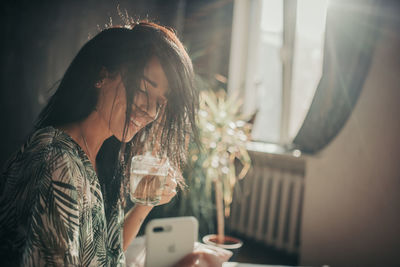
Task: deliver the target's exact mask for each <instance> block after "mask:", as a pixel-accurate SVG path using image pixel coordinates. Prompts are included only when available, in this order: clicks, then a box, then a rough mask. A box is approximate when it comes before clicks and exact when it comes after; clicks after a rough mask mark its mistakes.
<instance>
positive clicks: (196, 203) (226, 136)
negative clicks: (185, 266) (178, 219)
mask: <svg viewBox="0 0 400 267" xmlns="http://www.w3.org/2000/svg"><path fill="white" fill-rule="evenodd" d="M241 105H242V103H241V102H240V101H239V100H238V98H237V97H235V96H231V97H227V95H226V93H225V91H224V90H220V91H218V92H216V93H215V92H213V91H211V90H209V91H202V92H201V94H200V110H199V113H198V125H199V131H200V141H201V143H202V147H201V148H199V147H197V146H195V145H190V146H189V159H188V165H187V168H186V171H185V174H186V177H187V182H188V187H189V189H188V190H187V191H186V192H184V194H183V199H182V200H181V210H182V213H185V210H187V209H188V206H189V208H190V209H191V212H192V214H193V215H195V216H196V217H198V218H199V217H200V218H203V219H205V221H207V222H208V223H213V222H214V218H215V217H214V216H213V212H215V211H216V218H217V225H218V228H217V233H218V239H219V241H221V240H223V237H224V216H225V217H228V216H229V214H230V204H231V202H232V195H233V189H234V186H235V184H236V182H237V181H238V179H242V178H243V177H244V176H245V175H246V173H247V171H248V170H249V168H250V165H251V161H250V157H249V154H248V153H247V150H246V142H247V140H248V138H249V135H250V130H251V125H250V124H249V123H247V121H248V119H249V118H248V117H246V116H243V115H241V114H240V107H241ZM237 160H238V161H239V162H240V163H241V165H242V168H241V171H240V172H239V174H236V168H235V166H236V164H235V161H237ZM213 192H215V198H214V197H213V195H212V193H213ZM203 221H204V220H203Z"/></svg>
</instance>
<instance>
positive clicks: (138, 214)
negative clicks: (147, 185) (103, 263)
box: [123, 205, 153, 251]
mask: <svg viewBox="0 0 400 267" xmlns="http://www.w3.org/2000/svg"><path fill="white" fill-rule="evenodd" d="M152 208H153V207H151V206H143V205H135V207H133V208H132V209H131V210H130V211H129V212H128V213H127V214H126V216H125V221H124V230H123V240H124V241H123V249H124V251H126V249H127V248H128V246H129V244H130V243H131V242H132V240H133V239H134V238H135V237H136V235H137V233H138V232H139V229H140V226H142V223H143V221H144V219H145V218H146V217H147V215H148V214H149V212H150V211H151V209H152Z"/></svg>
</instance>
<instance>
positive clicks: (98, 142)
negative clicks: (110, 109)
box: [60, 111, 111, 171]
mask: <svg viewBox="0 0 400 267" xmlns="http://www.w3.org/2000/svg"><path fill="white" fill-rule="evenodd" d="M60 129H61V130H63V131H64V132H66V133H67V134H68V135H69V136H71V138H72V139H74V141H75V142H77V143H78V144H79V146H80V147H81V148H82V150H83V151H85V153H86V155H87V156H88V158H89V160H90V162H91V163H92V165H93V167H94V169H95V170H96V171H97V168H96V157H97V153H99V150H100V148H101V146H102V145H103V142H104V141H105V140H106V139H107V138H108V137H110V136H111V132H110V130H109V128H108V125H106V124H105V123H104V120H102V119H101V118H100V117H99V114H98V113H97V112H96V111H93V112H92V113H91V114H90V115H89V116H88V117H87V118H86V119H85V120H84V121H82V122H79V123H74V124H70V125H67V126H65V127H60Z"/></svg>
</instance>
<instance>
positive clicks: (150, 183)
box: [130, 170, 166, 205]
mask: <svg viewBox="0 0 400 267" xmlns="http://www.w3.org/2000/svg"><path fill="white" fill-rule="evenodd" d="M165 179H166V175H165V174H164V173H160V172H158V173H157V172H149V171H146V170H133V171H132V172H131V190H130V191H131V200H132V201H133V202H135V203H139V204H143V205H156V204H158V203H159V202H160V200H161V195H162V191H163V190H164V184H165Z"/></svg>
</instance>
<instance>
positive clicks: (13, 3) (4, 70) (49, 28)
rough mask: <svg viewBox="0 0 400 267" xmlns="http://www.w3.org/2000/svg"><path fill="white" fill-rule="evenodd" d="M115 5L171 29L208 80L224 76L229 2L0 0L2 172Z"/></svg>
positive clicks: (116, 19)
mask: <svg viewBox="0 0 400 267" xmlns="http://www.w3.org/2000/svg"><path fill="white" fill-rule="evenodd" d="M118 5H119V6H120V10H121V11H124V10H126V11H127V12H128V14H129V15H130V16H132V17H134V18H146V17H148V18H150V19H151V20H153V21H155V22H159V23H161V24H163V25H166V26H171V27H173V28H174V29H175V30H176V31H177V34H178V36H179V37H180V38H181V39H182V40H183V42H184V44H185V45H186V46H188V50H189V54H191V55H194V57H195V58H194V65H195V66H194V67H195V70H196V71H198V72H201V73H202V75H203V76H204V77H205V78H210V77H212V75H211V73H222V74H223V75H226V74H227V72H228V64H227V63H228V62H227V60H228V56H229V45H230V33H231V30H230V24H231V21H232V1H231V0H218V1H213V0H202V1H196V0H168V1H167V0H135V1H131V0H88V1H77V0H58V1H57V0H54V1H50V0H44V1H28V0H5V1H1V3H0V7H1V13H2V14H1V17H0V23H1V26H2V29H3V31H2V38H1V39H2V40H1V42H0V53H1V57H0V66H1V76H0V77H1V78H0V121H1V131H0V148H1V150H0V169H1V167H2V166H3V164H4V162H5V161H6V159H7V158H8V157H9V156H10V154H11V153H12V152H14V151H15V150H17V149H18V148H19V147H20V146H21V145H22V144H23V142H24V140H25V138H26V137H27V135H28V134H29V133H30V131H31V130H32V126H33V123H34V121H35V119H36V117H37V115H38V114H39V112H40V110H41V109H42V108H43V106H44V105H45V103H46V101H47V99H48V97H49V95H50V94H51V93H52V91H51V90H50V89H51V88H52V87H53V85H55V84H56V82H57V81H58V80H60V79H61V78H62V75H63V74H64V72H65V70H66V68H67V67H68V65H69V64H70V62H71V61H72V59H73V57H74V56H75V55H76V53H77V52H78V51H79V49H80V48H81V47H82V45H83V44H84V43H85V42H86V41H87V40H88V38H89V37H90V36H94V35H95V34H96V33H97V32H98V26H99V27H100V28H104V25H105V24H108V23H109V21H110V17H112V19H113V24H114V25H115V24H120V23H121V21H120V19H119V16H118V12H117V6H118ZM228 26H229V27H228ZM224 61H226V62H225V63H224Z"/></svg>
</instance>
